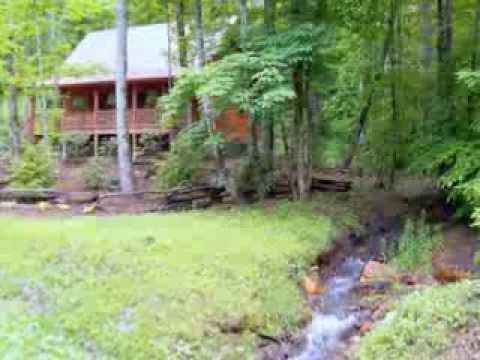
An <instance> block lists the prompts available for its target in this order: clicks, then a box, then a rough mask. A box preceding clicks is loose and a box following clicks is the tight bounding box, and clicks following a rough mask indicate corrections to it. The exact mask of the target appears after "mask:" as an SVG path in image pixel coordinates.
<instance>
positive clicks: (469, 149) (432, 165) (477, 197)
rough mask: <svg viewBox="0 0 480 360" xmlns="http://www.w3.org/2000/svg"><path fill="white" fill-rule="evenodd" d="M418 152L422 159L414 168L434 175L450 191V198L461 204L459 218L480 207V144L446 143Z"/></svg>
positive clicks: (423, 147)
mask: <svg viewBox="0 0 480 360" xmlns="http://www.w3.org/2000/svg"><path fill="white" fill-rule="evenodd" d="M417 151H419V156H417V159H416V161H415V162H413V163H412V164H413V165H412V166H413V167H416V168H417V169H418V168H422V169H424V171H428V172H430V173H432V174H435V175H436V176H437V178H438V183H439V185H440V186H441V187H442V188H444V189H446V190H447V191H448V192H449V199H450V200H451V201H453V202H455V203H456V204H457V205H459V208H458V211H459V215H467V216H470V215H471V213H472V211H473V209H474V208H475V207H477V206H478V205H479V204H480V182H479V180H478V176H479V175H480V160H479V155H480V142H478V141H476V140H474V139H470V140H458V141H443V142H439V143H438V144H435V145H430V146H428V147H427V146H422V147H418V148H417Z"/></svg>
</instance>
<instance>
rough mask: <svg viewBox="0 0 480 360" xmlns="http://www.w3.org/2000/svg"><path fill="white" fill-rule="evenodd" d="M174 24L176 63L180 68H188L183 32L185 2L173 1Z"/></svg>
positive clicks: (185, 37) (182, 0)
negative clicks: (176, 42)
mask: <svg viewBox="0 0 480 360" xmlns="http://www.w3.org/2000/svg"><path fill="white" fill-rule="evenodd" d="M175 22H176V28H177V39H178V60H179V61H178V62H179V64H180V66H181V67H183V68H186V67H187V66H188V58H187V56H188V44H187V36H186V31H185V0H175Z"/></svg>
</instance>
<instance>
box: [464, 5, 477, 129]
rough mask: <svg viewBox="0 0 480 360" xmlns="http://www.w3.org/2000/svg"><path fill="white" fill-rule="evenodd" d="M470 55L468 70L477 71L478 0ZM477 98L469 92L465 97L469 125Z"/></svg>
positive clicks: (473, 118) (473, 115)
mask: <svg viewBox="0 0 480 360" xmlns="http://www.w3.org/2000/svg"><path fill="white" fill-rule="evenodd" d="M472 36H473V41H472V44H473V45H472V55H471V56H470V70H471V71H477V67H478V45H479V40H480V0H477V4H476V8H475V20H474V23H473V29H472ZM476 100H477V96H475V94H474V93H473V92H471V91H470V92H469V94H468V97H467V113H468V120H469V122H470V124H472V123H473V121H474V120H475V112H476V111H475V110H476V109H475V108H476V106H475V105H476V104H475V102H476Z"/></svg>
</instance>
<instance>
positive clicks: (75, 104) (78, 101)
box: [72, 95, 88, 111]
mask: <svg viewBox="0 0 480 360" xmlns="http://www.w3.org/2000/svg"><path fill="white" fill-rule="evenodd" d="M72 108H73V110H77V111H83V110H87V109H88V99H87V98H86V97H85V96H82V95H75V96H74V97H73V99H72Z"/></svg>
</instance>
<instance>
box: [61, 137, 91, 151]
mask: <svg viewBox="0 0 480 360" xmlns="http://www.w3.org/2000/svg"><path fill="white" fill-rule="evenodd" d="M62 140H63V141H64V142H65V143H66V144H68V147H67V149H68V155H69V156H71V157H86V156H89V155H90V154H91V152H92V150H91V145H90V136H89V135H80V134H75V135H64V136H62Z"/></svg>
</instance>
